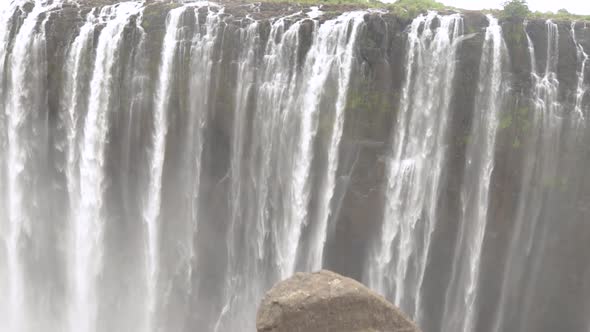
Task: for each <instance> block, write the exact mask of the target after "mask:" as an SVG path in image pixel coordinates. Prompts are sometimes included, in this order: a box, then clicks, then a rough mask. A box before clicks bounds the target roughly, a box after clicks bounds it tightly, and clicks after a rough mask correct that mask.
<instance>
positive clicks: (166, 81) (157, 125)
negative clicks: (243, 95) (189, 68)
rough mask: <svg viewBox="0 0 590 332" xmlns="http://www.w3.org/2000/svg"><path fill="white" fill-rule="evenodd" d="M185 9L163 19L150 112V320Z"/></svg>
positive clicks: (147, 216)
mask: <svg viewBox="0 0 590 332" xmlns="http://www.w3.org/2000/svg"><path fill="white" fill-rule="evenodd" d="M185 10H186V9H185V8H183V7H180V8H176V9H173V10H171V11H170V12H169V13H168V18H167V19H166V33H165V34H164V42H163V45H162V55H161V58H162V60H161V61H162V62H161V64H160V70H159V81H158V87H157V90H156V97H155V98H156V101H155V103H154V104H155V110H154V133H153V134H152V135H153V143H152V144H153V145H152V156H151V161H150V179H149V185H148V196H147V199H146V201H147V206H146V209H145V212H144V213H145V215H144V219H145V224H146V228H147V236H148V240H147V252H148V259H147V264H146V265H147V287H146V288H147V304H146V305H147V310H146V312H147V317H148V319H149V320H151V319H152V317H153V316H154V313H155V310H156V303H157V301H158V297H157V293H156V291H157V280H158V269H159V266H158V265H159V260H160V258H159V255H158V253H159V244H158V242H159V238H160V235H159V228H160V227H159V217H160V204H161V193H162V170H163V167H164V156H165V150H166V133H167V130H168V123H167V119H166V117H167V115H166V113H167V108H168V104H169V98H170V90H171V89H172V88H173V86H172V84H173V80H172V77H171V75H172V74H173V73H174V59H175V57H176V49H177V45H178V33H179V29H180V26H179V24H180V23H181V16H182V14H183V13H184V11H185ZM146 326H147V327H146V330H147V331H152V330H153V326H152V322H150V321H148V323H147V324H146Z"/></svg>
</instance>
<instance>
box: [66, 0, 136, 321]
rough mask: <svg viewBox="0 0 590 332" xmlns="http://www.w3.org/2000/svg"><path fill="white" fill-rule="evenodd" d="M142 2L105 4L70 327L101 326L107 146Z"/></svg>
mask: <svg viewBox="0 0 590 332" xmlns="http://www.w3.org/2000/svg"><path fill="white" fill-rule="evenodd" d="M139 9H140V6H139V5H138V4H137V3H131V2H128V3H121V4H118V5H116V6H112V7H104V8H103V9H101V12H100V14H99V17H100V18H101V19H106V22H105V26H104V28H103V29H102V30H101V32H100V36H99V38H98V45H97V53H96V58H95V62H94V70H93V73H92V78H91V81H90V93H89V97H88V111H87V115H86V118H85V120H84V137H83V140H82V143H81V147H80V149H81V151H80V164H79V165H80V166H79V168H80V169H79V172H80V184H79V185H80V198H79V203H78V204H79V206H78V208H77V209H76V213H77V217H76V221H75V225H74V227H73V232H74V247H73V248H72V252H74V253H75V257H74V262H73V264H74V269H75V270H74V271H75V272H74V280H73V282H72V284H73V287H74V289H73V294H74V295H73V300H72V303H71V304H70V305H71V310H70V315H71V316H70V320H71V323H70V324H71V325H70V329H71V331H80V332H93V331H96V324H97V314H98V303H99V298H100V293H99V292H98V281H99V277H100V274H101V270H102V265H103V264H102V257H103V255H104V242H103V241H104V239H103V233H104V227H105V223H106V222H107V220H106V216H105V213H104V212H105V211H104V200H105V196H104V186H105V184H104V182H105V147H106V141H107V136H108V128H109V111H110V107H111V106H112V105H111V100H110V98H111V94H112V93H113V90H112V89H115V88H116V87H115V86H113V83H114V82H113V81H114V80H115V78H114V77H116V75H117V71H118V70H119V68H117V65H118V61H119V59H118V57H119V56H120V54H119V50H120V43H121V42H122V40H123V31H124V29H125V27H126V26H127V25H128V24H129V18H130V16H132V15H136V14H137V13H138V12H139Z"/></svg>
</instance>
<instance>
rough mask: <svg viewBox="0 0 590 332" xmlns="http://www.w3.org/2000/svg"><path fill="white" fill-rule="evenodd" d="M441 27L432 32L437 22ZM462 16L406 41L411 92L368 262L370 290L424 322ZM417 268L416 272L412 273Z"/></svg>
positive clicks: (422, 26) (416, 26)
mask: <svg viewBox="0 0 590 332" xmlns="http://www.w3.org/2000/svg"><path fill="white" fill-rule="evenodd" d="M435 20H440V27H439V28H433V21H435ZM462 24H463V23H462V18H461V16H459V15H450V16H438V15H437V14H436V13H429V14H428V15H426V16H422V15H421V16H419V17H418V18H416V19H415V20H414V21H413V22H412V24H411V27H410V31H409V33H408V41H407V43H408V46H407V49H408V53H407V54H406V74H405V83H404V84H405V85H404V87H403V90H402V97H401V102H400V103H401V105H400V110H399V112H398V114H397V117H398V118H397V120H396V123H395V129H394V131H393V132H394V138H393V148H392V151H391V154H390V157H389V158H390V159H389V166H388V167H389V171H388V175H387V179H388V180H387V181H388V182H387V189H386V206H385V213H384V216H383V220H384V221H383V226H382V229H381V236H380V238H379V239H378V240H377V241H376V242H377V244H376V247H375V250H374V251H373V252H372V253H371V257H369V261H368V269H367V275H366V276H365V278H366V281H367V282H368V284H369V286H370V287H372V288H375V289H376V290H378V291H379V292H381V293H382V294H385V295H386V296H388V297H390V298H392V299H393V300H394V303H395V304H397V305H399V306H401V308H402V309H404V310H405V311H406V312H408V313H410V315H412V316H413V317H414V318H415V319H416V320H417V321H420V319H421V317H420V311H421V287H422V282H423V279H424V274H425V268H426V264H427V259H428V253H429V249H430V242H431V237H432V233H433V231H434V227H435V224H436V218H437V215H436V214H437V200H438V197H439V185H440V180H441V174H442V172H443V168H444V166H445V160H446V155H445V148H444V147H445V145H446V144H447V142H446V138H447V135H448V132H447V125H448V118H449V105H450V101H451V97H452V93H453V91H452V86H453V79H454V77H455V75H454V74H455V65H456V61H455V57H456V53H457V47H458V37H459V36H460V35H461V34H462V33H463V31H462V28H463V26H462ZM410 266H417V269H410V268H409V267H410Z"/></svg>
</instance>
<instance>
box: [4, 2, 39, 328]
mask: <svg viewBox="0 0 590 332" xmlns="http://www.w3.org/2000/svg"><path fill="white" fill-rule="evenodd" d="M45 9H46V8H45V7H44V6H43V5H42V4H39V3H36V4H35V7H34V8H33V10H32V11H31V12H30V13H29V14H28V15H27V16H26V18H25V19H24V21H23V23H22V26H21V28H20V30H19V32H18V34H17V35H16V37H15V43H14V46H13V49H12V54H10V55H9V56H8V64H9V66H10V69H11V73H10V74H11V75H10V78H9V83H8V86H9V88H10V89H9V90H8V92H7V96H6V99H7V101H8V102H7V103H6V104H5V107H6V122H7V127H6V136H7V140H8V142H7V153H6V164H7V166H6V168H7V177H8V181H7V184H6V188H7V190H8V198H7V214H8V218H7V219H8V222H9V225H8V226H9V232H8V236H7V240H6V242H7V245H6V247H7V250H6V251H7V256H8V257H7V266H8V270H7V272H8V279H9V285H8V287H9V288H8V289H9V298H10V302H9V306H10V308H9V310H10V317H9V318H8V319H9V323H8V329H9V330H11V331H26V330H27V329H28V324H29V323H28V322H27V321H28V319H29V315H30V314H32V313H31V312H28V308H29V303H28V301H29V300H32V298H31V299H29V297H28V296H27V295H28V294H27V287H26V283H27V279H26V274H25V271H24V269H25V266H24V265H25V262H24V261H23V253H22V252H21V250H20V248H21V247H22V246H23V243H22V241H23V240H24V238H25V237H27V236H30V234H31V227H32V226H31V222H32V220H31V217H32V215H28V214H27V213H28V212H29V213H30V212H32V211H30V209H29V206H28V203H27V202H26V201H25V198H26V196H27V195H34V194H33V193H34V191H33V190H34V189H33V188H28V187H29V185H30V184H31V182H29V181H31V177H32V174H30V173H29V172H30V167H27V162H28V160H29V158H30V155H29V153H30V151H32V150H34V149H35V148H34V146H33V144H34V142H35V137H32V139H31V140H27V139H26V137H27V135H28V134H29V130H30V129H29V128H30V127H37V126H38V125H39V123H38V119H36V118H35V115H31V114H27V112H25V110H27V109H29V108H30V109H32V110H37V111H41V110H42V108H43V107H44V105H43V103H44V102H45V100H44V86H43V75H44V70H45V63H44V62H43V60H42V59H43V53H42V52H43V51H44V42H45V35H44V34H43V33H38V32H36V31H35V26H36V24H37V21H38V20H39V16H40V15H41V13H43V11H44V10H45ZM31 78H32V79H31ZM37 139H38V138H37ZM29 190H31V191H29Z"/></svg>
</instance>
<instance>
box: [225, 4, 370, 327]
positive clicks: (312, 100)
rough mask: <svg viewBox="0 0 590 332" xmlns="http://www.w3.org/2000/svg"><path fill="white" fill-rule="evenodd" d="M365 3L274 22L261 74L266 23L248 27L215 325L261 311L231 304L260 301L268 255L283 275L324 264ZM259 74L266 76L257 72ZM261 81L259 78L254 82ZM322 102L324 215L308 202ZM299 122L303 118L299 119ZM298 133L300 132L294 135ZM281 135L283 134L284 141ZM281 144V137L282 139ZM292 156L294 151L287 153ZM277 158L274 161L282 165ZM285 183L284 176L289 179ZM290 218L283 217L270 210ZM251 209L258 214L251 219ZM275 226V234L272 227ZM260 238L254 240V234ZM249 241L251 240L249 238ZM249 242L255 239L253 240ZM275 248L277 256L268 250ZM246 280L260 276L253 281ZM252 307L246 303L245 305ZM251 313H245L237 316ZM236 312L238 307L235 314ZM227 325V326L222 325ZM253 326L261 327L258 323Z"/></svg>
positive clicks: (234, 323)
mask: <svg viewBox="0 0 590 332" xmlns="http://www.w3.org/2000/svg"><path fill="white" fill-rule="evenodd" d="M364 14H365V13H363V12H351V13H347V14H344V15H342V16H339V17H337V18H335V19H332V20H329V21H326V22H324V23H323V24H322V25H320V26H318V25H317V24H315V23H313V22H311V21H305V20H298V21H296V22H294V23H293V24H292V25H291V26H287V24H288V22H287V21H286V20H285V19H279V20H277V21H276V22H274V23H273V25H272V27H271V31H270V37H269V39H268V42H267V44H266V46H265V47H264V52H265V55H264V60H263V63H262V70H261V72H260V73H258V75H256V74H255V73H254V72H253V71H252V69H253V68H255V64H254V59H253V56H254V54H255V51H256V49H257V48H259V47H260V46H259V45H258V43H259V40H258V39H257V37H256V31H257V30H258V29H259V25H258V24H257V23H256V22H255V23H252V24H251V25H250V26H249V27H248V28H247V29H246V31H244V35H243V39H242V40H243V43H244V44H245V45H248V47H247V48H246V49H245V50H244V52H243V53H242V55H241V57H240V66H239V70H238V79H239V82H241V84H239V85H238V88H237V95H236V99H237V103H236V109H235V118H234V123H233V135H234V137H233V144H234V145H233V146H234V148H235V149H234V150H233V151H232V160H231V169H230V177H231V188H232V190H231V200H232V202H231V204H232V205H231V224H230V227H229V232H228V241H227V245H228V252H229V257H228V261H229V263H228V264H229V265H228V270H229V271H231V272H229V273H228V278H229V279H228V280H227V282H226V286H225V287H226V294H227V295H226V296H225V299H224V300H225V301H224V302H225V304H224V307H223V309H222V312H221V315H220V318H219V320H218V322H217V324H216V326H215V330H216V331H225V330H235V329H238V328H239V327H240V326H242V323H241V322H242V321H243V320H244V319H246V317H252V316H253V315H255V312H254V308H252V310H247V311H245V312H244V313H233V314H232V315H230V313H232V311H235V310H238V309H239V308H244V307H247V306H248V303H252V302H256V301H258V300H259V299H260V298H261V296H262V293H263V291H264V289H266V288H267V287H268V286H269V285H268V283H267V281H266V279H267V278H268V277H267V276H265V275H264V270H263V269H264V264H265V261H266V260H267V259H269V258H271V259H274V260H275V261H274V264H273V265H275V266H277V267H278V269H277V271H276V273H277V274H278V275H279V276H280V278H285V277H287V276H289V275H291V274H292V273H293V272H294V271H295V270H296V269H297V260H298V259H303V260H304V261H305V262H304V263H302V264H303V265H304V266H305V267H304V268H305V269H306V270H316V269H319V268H321V266H322V257H323V250H324V246H325V241H326V236H327V232H328V220H329V218H330V208H331V203H332V202H331V200H332V196H333V192H334V187H335V185H336V184H335V178H336V170H337V167H338V148H339V144H340V139H341V136H342V130H343V128H342V126H343V122H344V119H343V118H344V109H345V106H346V96H347V93H348V85H349V81H350V75H351V71H352V67H353V62H354V57H355V50H356V48H355V46H356V40H357V34H358V31H359V29H360V25H361V23H362V18H363V16H364ZM304 24H313V25H312V26H313V32H312V34H313V36H312V40H311V46H310V49H309V51H308V53H307V55H306V57H305V60H304V62H303V64H302V65H301V68H298V63H297V57H296V56H295V55H296V52H294V50H296V49H297V48H298V44H299V43H300V42H301V38H302V37H301V36H300V35H299V34H300V29H301V27H302V25H304ZM255 80H258V82H255ZM254 83H256V84H254ZM256 86H258V87H259V88H258V90H257V92H258V97H257V99H256V108H255V109H256V111H255V114H254V115H253V116H254V117H255V119H256V120H255V122H254V130H253V136H252V138H251V139H250V140H251V142H252V143H251V145H250V146H249V147H247V146H243V144H244V143H243V142H245V141H248V139H247V138H246V137H244V135H245V134H244V130H245V126H246V121H247V118H245V116H246V115H247V112H248V111H249V109H248V105H249V98H251V96H252V93H253V91H252V89H254V88H255V87H256ZM327 89H335V90H336V93H335V94H336V95H335V96H334V97H331V96H330V97H327V96H326V94H325V93H324V91H325V90H327ZM325 98H333V99H327V100H329V101H330V102H333V103H334V108H333V109H329V108H325V109H320V105H323V103H326V99H325ZM319 112H326V113H328V112H333V114H328V115H331V116H333V117H334V125H333V127H332V128H331V135H330V139H329V148H328V151H327V154H328V161H327V164H326V165H325V166H324V169H323V170H322V171H323V172H325V173H324V174H325V175H324V178H325V179H326V180H325V182H324V183H323V184H322V186H321V189H319V192H320V197H321V203H320V207H319V208H318V209H319V213H318V215H317V218H316V217H315V215H313V214H312V213H311V212H310V211H309V205H310V202H309V200H310V197H311V195H312V188H311V184H310V183H308V181H309V179H310V172H311V167H312V162H313V161H312V159H313V156H314V154H315V152H314V146H313V145H314V140H315V139H316V135H317V131H318V130H320V129H319V126H320V124H319V122H320V119H319V118H320V114H319ZM293 123H296V125H295V126H294V125H293ZM292 137H297V139H298V142H292ZM275 142H276V143H275ZM275 144H276V145H275ZM245 150H246V151H250V153H251V154H252V157H251V159H250V165H243V161H244V160H243V159H244V151H245ZM283 158H288V160H289V163H285V161H284V160H281V159H283ZM273 168H274V170H273ZM277 170H280V171H283V172H287V174H288V177H287V179H286V181H285V182H287V183H285V184H284V186H285V187H284V188H276V187H274V186H275V183H272V182H269V176H280V175H279V174H276V173H275V172H277ZM245 172H248V173H250V174H252V176H253V177H254V178H255V179H256V180H255V187H250V186H251V185H250V184H249V181H248V180H249V179H248V178H247V177H245V175H244V173H245ZM280 185H281V186H283V184H280ZM248 194H249V195H253V196H254V197H256V198H257V202H256V203H255V204H253V206H254V208H253V211H252V212H250V211H249V209H246V208H243V207H245V206H249V205H250V204H251V203H249V201H248V200H247V198H248V197H247V196H248ZM273 194H275V195H276V194H280V195H281V196H282V197H279V199H280V200H281V201H282V202H281V203H280V205H279V206H282V208H278V209H275V208H272V207H273V205H274V204H275V203H273V201H274V200H276V199H277V198H273V197H272V196H270V195H273ZM271 216H274V217H275V218H278V219H276V220H284V223H283V224H278V223H276V222H273V223H272V224H271V225H269V221H270V220H269V218H270V217H271ZM249 218H253V219H252V220H250V219H249ZM311 224H313V226H310V227H314V230H313V231H312V234H313V235H312V236H314V238H313V239H312V240H311V241H312V244H311V246H310V248H309V251H308V254H307V255H306V256H305V258H298V257H299V256H300V255H302V250H303V249H302V248H301V247H300V246H299V245H300V243H302V240H301V237H302V232H303V229H304V227H306V225H311ZM269 226H270V227H269ZM269 232H270V234H269ZM269 235H270V237H271V238H272V241H273V245H274V247H270V248H269V247H268V245H269V244H268V241H267V240H266V238H267V237H268V236H269ZM252 239H254V240H252ZM248 242H249V243H248ZM244 246H246V247H245V248H246V249H245V248H244ZM269 250H272V251H273V254H274V255H273V256H272V257H268V256H267V255H268V254H267V252H268V251H269ZM247 280H257V282H256V283H254V284H253V283H251V282H250V283H249V284H247V283H246V281H247ZM240 310H243V309H240ZM236 315H237V317H243V318H242V319H236ZM227 316H230V317H232V320H230V321H226V320H228V318H226V317H227ZM222 327H223V328H222ZM252 328H253V327H252Z"/></svg>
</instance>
